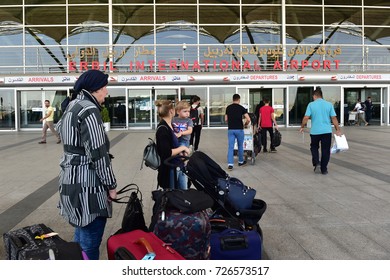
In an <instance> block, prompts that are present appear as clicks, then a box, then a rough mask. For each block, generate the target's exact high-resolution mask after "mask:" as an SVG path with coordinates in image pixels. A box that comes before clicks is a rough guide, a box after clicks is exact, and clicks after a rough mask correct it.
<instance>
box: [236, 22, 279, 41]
mask: <svg viewBox="0 0 390 280" xmlns="http://www.w3.org/2000/svg"><path fill="white" fill-rule="evenodd" d="M250 38H253V41H254V43H255V44H280V43H281V42H282V38H281V34H280V26H269V27H268V26H260V25H259V26H250V27H249V31H247V29H245V28H243V30H242V42H243V44H250V43H251V40H250ZM237 43H239V41H238V42H237Z"/></svg>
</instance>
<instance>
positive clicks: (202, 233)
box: [152, 209, 211, 260]
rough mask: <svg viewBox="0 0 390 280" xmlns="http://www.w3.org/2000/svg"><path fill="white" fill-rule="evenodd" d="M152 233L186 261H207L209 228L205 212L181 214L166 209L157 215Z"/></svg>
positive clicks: (177, 211)
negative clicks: (169, 245)
mask: <svg viewBox="0 0 390 280" xmlns="http://www.w3.org/2000/svg"><path fill="white" fill-rule="evenodd" d="M152 230H153V232H154V233H155V234H156V235H157V236H158V237H159V238H160V239H161V240H163V241H164V242H166V243H169V244H171V246H172V248H174V249H175V250H176V251H178V252H179V253H180V254H181V255H182V256H183V257H184V258H185V259H187V260H207V259H209V253H210V234H211V226H210V221H209V217H208V215H207V213H206V211H204V210H201V211H198V212H193V213H182V212H180V211H179V210H174V209H167V210H163V211H161V212H159V213H158V214H157V222H156V223H155V225H154V227H153V229H152Z"/></svg>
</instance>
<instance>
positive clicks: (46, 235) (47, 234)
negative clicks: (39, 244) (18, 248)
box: [35, 232, 58, 240]
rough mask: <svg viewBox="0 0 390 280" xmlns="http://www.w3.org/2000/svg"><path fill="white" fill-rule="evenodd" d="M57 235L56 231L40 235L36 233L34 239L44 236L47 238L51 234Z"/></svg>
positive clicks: (43, 237)
mask: <svg viewBox="0 0 390 280" xmlns="http://www.w3.org/2000/svg"><path fill="white" fill-rule="evenodd" d="M56 235H58V233H57V232H50V233H45V234H42V235H37V236H35V239H41V240H43V239H45V238H49V237H53V236H56Z"/></svg>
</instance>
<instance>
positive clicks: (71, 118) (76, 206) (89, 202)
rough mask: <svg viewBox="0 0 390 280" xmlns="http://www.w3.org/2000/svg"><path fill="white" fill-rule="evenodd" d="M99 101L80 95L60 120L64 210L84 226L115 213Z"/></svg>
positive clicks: (113, 184)
mask: <svg viewBox="0 0 390 280" xmlns="http://www.w3.org/2000/svg"><path fill="white" fill-rule="evenodd" d="M99 107H100V106H99V105H98V103H97V101H96V100H95V99H94V98H93V97H92V96H85V95H79V96H78V97H77V99H75V100H74V101H72V102H71V103H70V104H69V106H68V108H67V110H66V112H65V113H64V115H63V116H62V118H61V120H60V121H59V123H58V124H57V131H58V133H59V134H60V137H61V141H62V143H63V147H64V154H63V156H62V158H61V162H60V167H61V170H60V175H59V193H60V202H59V208H60V214H61V215H62V216H64V217H65V219H66V220H68V222H69V223H70V224H71V225H74V226H80V227H84V226H86V225H88V224H89V223H91V222H92V221H93V220H94V219H95V218H96V217H99V216H102V217H111V216H112V202H109V201H108V190H109V189H115V188H116V179H115V176H114V173H113V169H112V165H111V159H110V156H109V148H110V142H109V139H108V137H107V135H106V133H105V131H104V127H103V121H102V118H101V115H100V110H99Z"/></svg>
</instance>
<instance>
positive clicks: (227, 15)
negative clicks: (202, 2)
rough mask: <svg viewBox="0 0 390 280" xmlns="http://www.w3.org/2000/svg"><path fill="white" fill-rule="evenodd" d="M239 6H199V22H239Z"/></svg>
mask: <svg viewBox="0 0 390 280" xmlns="http://www.w3.org/2000/svg"><path fill="white" fill-rule="evenodd" d="M239 14H240V7H239V6H200V7H199V23H200V24H239V23H240V17H239Z"/></svg>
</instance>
